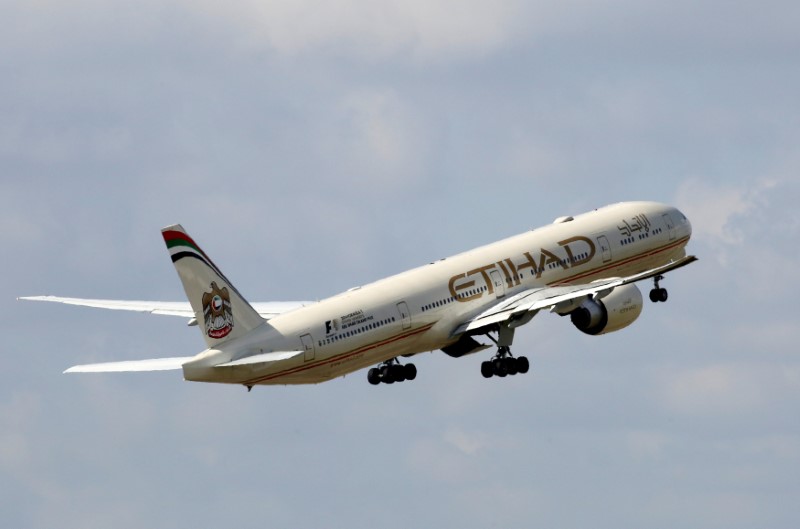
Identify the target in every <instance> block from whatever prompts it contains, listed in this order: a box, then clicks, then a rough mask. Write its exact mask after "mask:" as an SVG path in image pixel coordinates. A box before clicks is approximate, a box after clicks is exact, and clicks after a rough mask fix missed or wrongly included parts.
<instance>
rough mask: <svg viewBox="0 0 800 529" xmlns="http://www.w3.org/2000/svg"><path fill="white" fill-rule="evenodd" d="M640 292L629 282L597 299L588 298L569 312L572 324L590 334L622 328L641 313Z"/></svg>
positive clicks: (642, 304)
mask: <svg viewBox="0 0 800 529" xmlns="http://www.w3.org/2000/svg"><path fill="white" fill-rule="evenodd" d="M643 306H644V303H643V302H642V293H641V291H640V290H639V289H638V288H637V286H636V285H634V284H633V283H630V284H628V285H622V286H620V287H617V288H615V289H614V290H612V291H611V293H610V294H608V295H607V296H605V297H604V298H602V299H599V300H593V299H588V300H586V301H584V302H583V303H582V304H581V306H580V307H578V308H577V309H575V310H573V311H572V312H570V313H569V316H570V319H571V320H572V323H573V325H575V327H577V328H578V329H580V330H581V331H582V332H585V333H586V334H591V335H597V334H605V333H608V332H614V331H618V330H620V329H624V328H625V327H627V326H628V325H630V324H631V323H633V322H634V321H635V320H636V318H638V317H639V314H641V313H642V307H643Z"/></svg>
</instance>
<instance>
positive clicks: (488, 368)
mask: <svg viewBox="0 0 800 529" xmlns="http://www.w3.org/2000/svg"><path fill="white" fill-rule="evenodd" d="M486 336H488V337H489V338H490V339H491V340H492V341H493V342H494V343H496V344H497V354H496V355H494V358H492V359H491V360H488V361H486V362H482V363H481V375H483V378H492V377H501V378H502V377H505V376H509V375H516V374H518V373H519V374H525V373H527V372H528V369H530V367H531V365H530V362H528V359H527V358H526V357H524V356H519V357H517V358H514V356H513V355H512V354H511V343H512V342H513V341H514V328H512V327H509V326H508V325H507V324H503V325H500V327H499V329H498V332H497V339H496V340H495V339H494V337H493V336H492V335H491V334H488V333H487V334H486Z"/></svg>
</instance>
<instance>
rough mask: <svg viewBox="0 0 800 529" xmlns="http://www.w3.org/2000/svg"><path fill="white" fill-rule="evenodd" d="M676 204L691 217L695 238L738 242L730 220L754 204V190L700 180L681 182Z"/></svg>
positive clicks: (738, 239)
mask: <svg viewBox="0 0 800 529" xmlns="http://www.w3.org/2000/svg"><path fill="white" fill-rule="evenodd" d="M677 203H678V205H679V207H680V208H681V209H682V210H683V212H684V213H685V214H686V216H687V217H689V219H691V221H692V230H693V235H694V236H695V237H698V238H700V239H707V240H710V241H712V242H720V243H724V244H740V243H741V242H742V240H743V236H742V233H741V232H740V231H739V230H737V229H736V227H735V226H734V225H733V220H734V218H735V217H736V216H737V215H743V214H745V213H747V212H748V211H750V210H752V209H753V208H754V207H755V201H754V193H752V192H748V190H747V189H745V188H743V187H732V186H714V185H709V184H706V183H705V182H703V181H701V180H689V181H686V182H684V183H683V184H682V185H681V186H680V188H679V189H678V193H677Z"/></svg>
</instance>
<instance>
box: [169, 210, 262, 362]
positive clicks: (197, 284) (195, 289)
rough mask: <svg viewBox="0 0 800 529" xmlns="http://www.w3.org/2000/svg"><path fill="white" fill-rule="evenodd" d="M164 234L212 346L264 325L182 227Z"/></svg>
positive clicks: (198, 322) (184, 287)
mask: <svg viewBox="0 0 800 529" xmlns="http://www.w3.org/2000/svg"><path fill="white" fill-rule="evenodd" d="M161 233H162V235H163V236H164V242H165V243H166V244H167V249H168V250H169V253H170V256H171V257H172V263H173V264H174V265H175V270H177V271H178V276H180V278H181V282H182V283H183V289H184V290H185V291H186V297H188V298H189V303H190V304H191V305H192V310H194V315H195V318H197V324H198V326H199V327H200V329H201V331H202V332H203V338H204V339H205V341H206V344H208V346H209V347H216V346H218V345H219V344H221V343H223V342H226V341H228V340H231V339H233V338H237V337H239V336H242V335H244V334H246V333H247V332H249V331H251V330H253V329H255V328H256V327H258V326H260V325H263V324H264V319H263V318H262V317H261V316H259V314H258V313H257V312H256V311H255V309H253V307H252V306H250V304H249V303H248V302H247V300H245V299H244V296H242V295H241V294H240V293H239V291H238V290H236V287H234V286H233V285H232V284H231V282H230V281H228V278H226V277H225V276H224V275H223V273H222V272H221V271H220V270H219V268H217V266H216V265H215V264H214V262H213V261H212V260H211V259H209V258H208V256H207V255H206V254H205V252H204V251H203V250H201V249H200V246H198V245H197V243H196V242H194V240H193V239H192V238H191V237H189V235H188V234H187V233H186V231H185V230H184V229H183V227H182V226H181V225H180V224H175V225H174V226H167V227H166V228H164V229H162V230H161Z"/></svg>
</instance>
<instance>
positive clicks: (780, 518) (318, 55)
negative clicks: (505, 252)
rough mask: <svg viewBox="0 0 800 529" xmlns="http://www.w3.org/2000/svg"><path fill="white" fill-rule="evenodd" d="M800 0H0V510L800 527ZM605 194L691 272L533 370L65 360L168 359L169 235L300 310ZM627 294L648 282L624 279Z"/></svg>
mask: <svg viewBox="0 0 800 529" xmlns="http://www.w3.org/2000/svg"><path fill="white" fill-rule="evenodd" d="M798 26H800V4H797V3H796V2H788V1H785V0H766V1H761V2H752V1H750V2H748V1H733V2H722V1H719V0H693V1H691V2H689V1H684V0H677V1H673V2H653V1H649V0H637V1H632V0H600V1H591V2H589V1H585V0H567V1H563V2H545V1H527V2H525V1H521V0H492V1H491V2H490V1H488V0H466V1H454V0H425V1H419V0H404V1H402V2H401V1H396V0H377V1H376V0H372V1H366V0H332V1H329V2H324V3H318V2H310V1H307V0H297V1H294V2H279V1H272V0H261V1H255V0H231V1H228V2H224V3H221V2H212V1H208V0H192V1H191V2H190V1H188V0H160V1H152V0H137V1H136V2H133V1H130V0H119V1H97V0H76V1H74V2H67V3H65V2H57V1H53V0H37V1H34V2H31V1H21V0H5V1H3V2H0V79H2V83H0V116H1V117H2V119H0V247H2V255H3V257H4V259H3V264H2V265H0V266H2V270H3V275H4V276H5V277H6V278H7V280H8V282H9V284H8V285H7V287H6V291H7V297H6V298H5V300H6V303H3V304H2V308H0V321H1V322H2V324H0V331H1V332H2V335H3V338H4V340H3V342H4V343H3V347H2V353H3V362H4V367H3V369H2V370H0V497H1V498H3V500H2V505H3V507H2V511H3V520H4V525H6V526H8V527H20V528H23V527H24V528H48V529H49V528H52V527H59V528H61V529H70V528H81V529H91V528H107V527H115V528H119V529H124V528H140V527H218V526H226V527H239V528H245V529H246V528H255V527H330V528H338V527H341V528H348V529H355V528H361V527H370V528H371V527H375V526H378V527H384V528H388V529H391V528H401V527H402V528H406V527H408V526H409V525H412V526H418V527H460V528H486V527H497V528H522V527H525V528H529V527H561V528H565V529H570V528H586V527H592V528H596V529H600V528H614V529H619V528H626V527H631V528H633V527H637V528H638V527H651V528H670V529H677V528H697V527H704V528H726V529H733V528H756V527H758V528H763V527H769V528H772V529H790V528H791V529H794V528H796V527H797V526H798V524H800V511H798V509H797V501H798V498H800V419H799V416H798V409H800V355H799V354H798V346H797V341H798V338H799V337H800V331H798V326H797V322H796V317H797V288H796V287H795V286H794V285H795V283H794V279H796V270H797V269H798V267H800V250H798V246H797V245H796V242H797V241H798V239H800V214H799V213H798V210H797V206H796V203H797V198H798V197H800V176H799V175H800V148H799V147H798V146H800V104H799V103H800V100H799V99H798V94H800V33H798V31H797V27H798ZM624 200H656V201H661V202H665V203H669V204H673V205H675V206H677V207H679V208H681V209H682V211H684V213H686V215H687V216H688V217H689V218H690V220H691V222H692V224H693V228H694V235H693V238H692V240H691V242H690V244H689V251H690V252H691V253H692V254H694V255H697V256H698V257H699V259H700V260H699V261H698V262H697V263H696V264H693V265H691V266H689V267H686V268H683V269H680V270H677V271H675V272H672V273H670V274H669V275H668V277H667V279H666V280H665V281H664V282H663V283H662V285H663V286H666V287H667V288H668V289H669V292H670V299H669V301H668V302H667V303H665V304H661V303H659V304H655V305H654V304H650V303H648V304H647V305H646V306H645V309H644V311H643V313H642V315H641V317H640V318H639V320H637V321H636V322H635V323H634V324H633V325H632V326H631V327H629V328H627V329H624V330H622V331H619V332H616V333H612V334H608V335H604V336H599V337H593V336H585V335H583V334H581V333H580V332H578V331H577V330H576V329H574V328H573V327H572V326H571V325H570V323H569V321H567V320H565V319H560V318H558V317H556V316H553V315H549V314H541V315H539V316H537V317H536V318H534V319H533V320H532V321H531V322H530V323H529V324H528V325H526V326H525V327H523V328H521V329H519V330H518V332H517V333H516V339H515V342H514V347H513V351H514V352H515V353H516V354H518V355H520V354H525V355H527V356H528V357H529V358H530V360H531V364H532V369H531V372H530V373H529V374H528V375H526V376H517V377H513V378H506V379H502V380H498V379H496V378H495V379H491V380H484V379H483V378H482V377H481V376H480V371H479V366H480V362H482V361H483V360H485V359H487V358H488V357H489V352H484V353H479V354H477V355H473V356H468V357H465V358H461V359H453V358H450V357H447V356H446V355H444V354H442V353H440V352H439V353H437V352H434V353H430V354H428V353H425V354H422V355H420V356H419V357H417V359H416V360H415V364H416V365H417V368H418V370H419V375H418V377H417V379H416V380H415V381H414V382H409V383H404V384H400V385H398V384H395V385H392V386H386V385H381V386H376V387H373V386H370V385H369V384H368V383H367V381H366V374H365V373H361V372H359V373H354V374H351V375H349V376H347V377H345V378H342V379H337V380H335V381H331V382H328V383H325V384H321V385H315V386H300V387H281V386H276V387H257V388H255V389H254V390H253V391H252V392H251V393H247V392H246V391H245V390H244V388H242V387H239V386H226V385H213V384H196V383H188V382H184V381H182V379H181V376H180V373H179V372H165V373H151V374H146V373H145V374H107V375H64V374H62V371H63V370H64V369H65V368H67V367H69V366H71V365H75V364H79V363H87V362H102V361H113V360H129V359H141V358H155V357H161V356H164V357H170V356H190V355H192V354H195V353H197V352H199V351H200V350H202V349H203V348H204V346H203V341H202V339H201V336H200V335H199V333H198V331H197V329H196V328H192V327H187V326H186V325H185V322H184V321H182V320H180V319H179V318H173V317H162V316H152V315H143V314H135V313H120V312H114V311H102V310H96V309H88V308H79V307H66V306H61V305H50V304H42V303H30V302H21V301H16V297H18V296H25V295H40V294H53V295H61V296H72V297H89V298H111V299H154V300H174V301H182V300H183V290H182V288H181V285H180V282H179V280H178V277H177V275H176V273H175V272H174V270H173V267H172V265H171V262H170V260H169V258H168V254H167V252H166V250H165V248H164V247H163V242H162V240H161V237H160V234H159V229H160V228H161V227H163V226H166V225H169V224H173V223H182V224H183V226H184V227H185V228H186V229H187V230H188V231H189V233H190V234H191V235H192V236H193V237H194V238H195V239H196V240H197V241H198V242H199V243H200V244H201V245H202V246H203V248H204V250H205V251H206V252H207V253H208V254H209V255H211V256H212V258H213V259H214V261H215V262H216V263H217V264H218V265H219V266H220V267H221V268H222V269H223V270H224V271H225V273H226V275H227V276H228V277H229V278H231V280H232V281H233V282H234V283H235V284H236V286H237V288H238V289H239V290H240V291H242V292H243V293H244V294H245V296H246V297H247V298H248V299H251V300H254V301H270V300H274V301H278V300H305V299H308V300H315V299H323V298H325V297H327V296H330V295H333V294H335V293H337V292H340V291H343V290H345V289H347V288H350V287H353V286H356V285H359V284H364V283H367V282H370V281H373V280H376V279H379V278H381V277H385V276H388V275H391V274H394V273H397V272H400V271H403V270H405V269H408V268H411V267H414V266H418V265H422V264H424V263H428V262H430V261H433V260H435V259H439V258H442V257H446V256H448V255H452V254H454V253H458V252H461V251H464V250H467V249H470V248H472V247H476V246H479V245H482V244H486V243H488V242H491V241H494V240H498V239H500V238H503V237H507V236H510V235H514V234H517V233H521V232H523V231H526V230H528V229H530V228H533V227H536V226H540V225H544V224H547V223H549V222H551V221H552V220H553V219H554V218H556V217H559V216H562V215H569V214H576V213H581V212H584V211H588V210H591V209H593V208H596V207H600V206H603V205H605V204H609V203H614V202H619V201H624ZM649 288H650V285H648V284H646V283H645V284H643V285H642V289H643V290H645V291H646V290H648V289H649Z"/></svg>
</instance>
